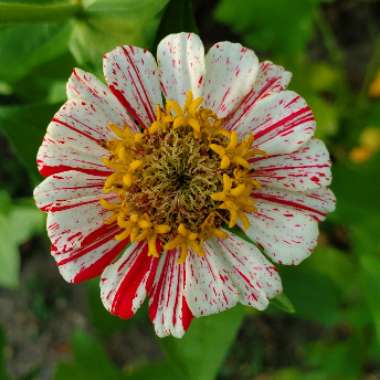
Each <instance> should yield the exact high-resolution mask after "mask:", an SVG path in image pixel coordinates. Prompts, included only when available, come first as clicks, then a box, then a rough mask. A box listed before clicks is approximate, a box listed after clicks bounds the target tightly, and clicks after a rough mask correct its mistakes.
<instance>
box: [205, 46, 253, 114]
mask: <svg viewBox="0 0 380 380" xmlns="http://www.w3.org/2000/svg"><path fill="white" fill-rule="evenodd" d="M258 69H259V62H258V59H257V57H256V55H255V53H254V52H253V51H252V50H250V49H247V48H245V47H243V46H242V45H240V44H237V43H231V42H218V43H216V44H215V45H213V46H212V47H211V49H210V50H209V51H208V53H207V55H206V80H205V85H204V106H205V107H207V108H211V109H212V110H213V111H214V112H216V114H217V115H218V116H219V117H226V116H227V115H228V114H229V113H231V112H232V111H233V110H234V109H235V108H236V107H237V106H238V105H239V104H240V102H241V101H242V100H243V99H244V97H245V96H246V95H247V94H248V93H249V91H250V90H251V88H252V86H253V83H254V82H255V79H256V75H257V72H258Z"/></svg>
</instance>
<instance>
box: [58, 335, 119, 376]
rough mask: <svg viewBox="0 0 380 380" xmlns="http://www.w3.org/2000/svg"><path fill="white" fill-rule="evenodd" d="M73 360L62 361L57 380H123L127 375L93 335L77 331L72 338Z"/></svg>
mask: <svg viewBox="0 0 380 380" xmlns="http://www.w3.org/2000/svg"><path fill="white" fill-rule="evenodd" d="M72 348H73V360H72V361H70V362H67V363H65V362H61V363H60V364H59V365H58V368H57V370H56V373H55V380H73V379H80V380H121V379H125V378H126V377H125V375H124V374H123V373H122V372H121V371H120V370H119V369H118V368H117V367H116V366H115V365H114V364H113V363H112V362H111V360H110V359H109V358H108V356H107V353H106V352H105V351H104V349H103V347H102V345H101V344H100V343H99V342H98V341H97V340H96V339H95V338H94V337H92V336H90V335H88V334H86V333H84V332H82V331H77V332H76V333H75V334H74V336H73V338H72Z"/></svg>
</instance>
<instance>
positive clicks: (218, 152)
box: [34, 33, 335, 337]
mask: <svg viewBox="0 0 380 380" xmlns="http://www.w3.org/2000/svg"><path fill="white" fill-rule="evenodd" d="M104 73H105V78H106V82H107V84H108V86H105V85H104V84H102V83H101V82H100V81H99V80H98V79H96V78H95V77H94V76H93V75H91V74H89V73H86V72H83V71H81V70H79V69H75V70H74V71H73V74H72V76H71V78H70V79H69V82H68V85H67V94H68V101H67V102H66V103H65V104H64V105H63V107H62V108H61V109H60V110H59V111H58V112H57V114H56V115H55V116H54V118H53V120H52V122H51V123H50V125H49V127H48V130H47V133H46V135H45V138H44V141H43V143H42V146H41V148H40V150H39V152H38V158H37V162H38V167H39V170H40V172H41V174H42V175H44V176H46V177H47V178H46V179H45V180H44V181H43V182H42V183H41V184H40V185H39V186H38V187H37V188H36V189H35V193H34V195H35V199H36V202H37V205H38V206H39V207H40V208H41V209H42V210H44V211H46V212H48V221H47V224H48V234H49V237H50V239H51V242H52V255H53V256H54V258H55V259H56V261H57V265H58V268H59V270H60V272H61V274H62V275H63V277H64V278H65V279H66V280H67V281H69V282H74V283H77V282H81V281H84V280H87V279H90V278H93V277H96V276H99V275H100V276H101V283H100V285H101V298H102V301H103V303H104V305H105V307H106V308H107V309H108V310H109V311H110V312H111V313H113V314H115V315H118V316H120V317H122V318H130V317H131V316H133V315H134V313H135V312H136V311H137V309H138V308H139V307H140V305H141V304H142V303H143V302H144V300H145V299H146V298H148V299H149V315H150V318H151V319H152V321H153V323H154V327H155V330H156V333H157V334H158V335H159V336H165V335H169V334H172V335H174V336H177V337H180V336H182V335H183V334H184V332H185V331H186V329H187V328H188V327H189V325H190V322H191V320H192V318H193V317H198V316H202V315H208V314H212V313H216V312H219V311H222V310H225V309H228V308H231V307H233V306H234V305H235V304H236V303H238V302H240V303H242V304H245V305H250V306H253V307H255V308H257V309H260V310H262V309H264V308H266V307H267V305H268V303H269V300H270V299H271V298H272V297H274V296H275V295H277V294H279V293H280V292H281V290H282V289H281V280H280V277H279V275H278V273H277V271H276V268H275V266H274V264H272V262H271V261H269V260H268V258H266V256H267V257H269V259H271V260H272V261H274V262H276V263H282V264H298V263H299V262H301V261H302V260H303V259H304V258H306V257H307V256H308V255H309V254H310V253H311V251H312V249H313V248H314V246H315V244H316V239H317V235H318V222H319V221H321V220H323V219H324V218H325V216H326V214H327V213H328V212H329V211H332V210H333V209H334V204H335V199H334V196H333V194H332V193H331V191H330V190H328V189H327V186H328V185H329V184H330V181H331V173H330V162H329V155H328V152H327V150H326V148H325V146H324V144H323V143H322V142H321V141H319V140H317V139H314V138H313V137H312V136H313V134H314V130H315V121H314V117H313V114H312V112H311V110H310V108H309V107H308V106H307V104H306V103H305V101H304V100H303V99H302V98H301V97H300V96H299V95H297V94H295V93H294V92H292V91H287V90H285V88H286V86H287V84H288V82H289V81H290V73H288V72H287V71H285V70H284V69H283V68H282V67H280V66H276V65H274V64H272V63H270V62H263V63H259V62H258V60H257V58H256V56H255V54H254V52H253V51H252V50H249V49H246V48H244V47H242V46H241V45H240V44H233V43H230V42H220V43H217V44H215V45H214V46H212V47H211V49H210V50H209V51H208V52H207V54H206V55H205V54H204V48H203V45H202V42H201V41H200V39H199V37H198V36H197V35H195V34H191V33H179V34H173V35H169V36H167V37H166V38H164V39H163V40H162V41H161V42H160V44H159V46H158V51H157V62H156V60H155V59H154V57H153V56H152V55H151V53H149V52H148V51H146V50H144V49H141V48H137V47H134V46H122V47H118V48H116V49H115V50H113V51H111V52H110V53H108V54H106V55H105V57H104ZM232 228H241V229H243V230H245V232H246V234H247V235H248V236H249V237H250V238H251V240H252V241H253V242H255V243H256V245H254V244H251V243H249V242H247V241H245V240H243V239H242V238H240V237H238V236H237V235H234V234H233V233H232V232H231V231H233V229H232ZM231 229H232V230H231ZM259 247H260V248H261V249H262V250H263V252H261V251H260V249H259Z"/></svg>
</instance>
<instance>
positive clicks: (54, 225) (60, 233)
mask: <svg viewBox="0 0 380 380" xmlns="http://www.w3.org/2000/svg"><path fill="white" fill-rule="evenodd" d="M65 206H66V207H62V208H61V209H60V210H59V211H51V212H49V213H48V217H47V228H48V235H49V238H50V240H51V243H52V245H53V246H55V248H56V249H57V251H58V252H61V253H65V252H69V251H72V250H73V249H79V248H81V247H82V246H83V241H84V240H85V239H86V237H87V236H88V235H89V234H90V233H92V232H93V231H95V230H97V229H98V228H100V227H102V226H103V224H104V220H105V219H106V218H107V217H109V216H111V214H112V213H111V212H110V211H107V210H105V209H104V207H103V206H101V205H100V203H99V199H98V198H94V197H90V198H89V199H86V198H80V199H78V200H73V201H67V203H66V205H65Z"/></svg>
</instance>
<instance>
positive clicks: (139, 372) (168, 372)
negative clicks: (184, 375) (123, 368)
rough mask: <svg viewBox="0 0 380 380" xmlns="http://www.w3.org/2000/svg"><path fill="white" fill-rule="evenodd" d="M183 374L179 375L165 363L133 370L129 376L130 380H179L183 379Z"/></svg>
mask: <svg viewBox="0 0 380 380" xmlns="http://www.w3.org/2000/svg"><path fill="white" fill-rule="evenodd" d="M180 376H181V373H178V372H177V370H176V369H175V368H173V366H172V365H171V364H170V363H169V362H167V361H163V362H161V363H154V364H152V363H150V364H149V365H145V366H143V367H140V368H137V369H134V370H132V372H131V373H130V374H129V375H128V376H127V379H128V380H148V379H154V380H178V379H181V377H180Z"/></svg>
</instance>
